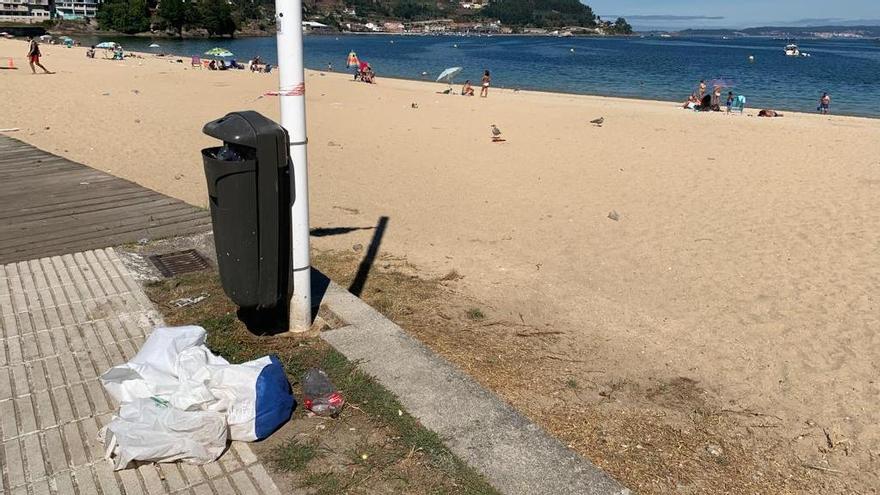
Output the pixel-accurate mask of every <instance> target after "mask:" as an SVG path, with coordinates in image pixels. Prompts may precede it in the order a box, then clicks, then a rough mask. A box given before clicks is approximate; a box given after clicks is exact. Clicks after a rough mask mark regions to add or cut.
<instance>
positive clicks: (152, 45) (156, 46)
mask: <svg viewBox="0 0 880 495" xmlns="http://www.w3.org/2000/svg"><path fill="white" fill-rule="evenodd" d="M150 48H159V43H150Z"/></svg>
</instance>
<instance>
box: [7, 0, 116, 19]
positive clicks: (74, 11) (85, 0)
mask: <svg viewBox="0 0 880 495" xmlns="http://www.w3.org/2000/svg"><path fill="white" fill-rule="evenodd" d="M0 1H2V0H0ZM98 3H100V0H55V15H56V17H60V18H62V19H86V18H88V19H93V18H94V17H95V15H96V14H97V13H98Z"/></svg>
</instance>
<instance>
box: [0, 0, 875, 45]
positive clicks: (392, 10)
mask: <svg viewBox="0 0 880 495" xmlns="http://www.w3.org/2000/svg"><path fill="white" fill-rule="evenodd" d="M303 10H304V16H303V17H304V19H305V21H304V22H303V32H305V33H308V34H330V33H390V34H475V35H480V34H486V35H491V34H527V35H550V36H605V35H629V34H632V33H633V29H632V27H631V26H630V25H629V24H628V23H627V22H626V20H625V19H623V18H617V19H614V20H607V19H602V18H601V17H600V16H596V15H595V14H594V13H593V11H592V9H590V7H589V6H587V5H584V4H582V3H580V2H578V1H577V0H546V1H544V2H541V3H540V6H538V4H536V3H535V2H530V1H529V0H437V1H432V0H305V3H304V6H303ZM273 16H274V0H196V1H195V2H194V1H192V0H189V1H187V0H0V25H3V26H11V25H40V26H43V27H45V28H47V29H52V28H56V29H59V30H63V31H70V32H76V31H83V32H89V31H101V32H119V33H124V34H139V33H147V34H151V35H171V36H173V35H179V36H187V37H199V36H232V35H245V36H248V35H271V34H273V33H274V20H273ZM639 34H641V35H654V36H663V37H674V36H713V37H771V38H786V39H790V38H799V39H805V38H813V39H862V38H880V26H813V27H754V28H747V29H686V30H683V31H650V32H642V33H639Z"/></svg>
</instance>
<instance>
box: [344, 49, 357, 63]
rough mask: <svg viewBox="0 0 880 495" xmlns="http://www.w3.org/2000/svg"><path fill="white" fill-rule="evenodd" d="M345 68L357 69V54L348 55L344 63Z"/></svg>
mask: <svg viewBox="0 0 880 495" xmlns="http://www.w3.org/2000/svg"><path fill="white" fill-rule="evenodd" d="M345 65H346V66H347V67H358V66H360V60H358V56H357V53H355V52H354V51H352V52H350V53H349V54H348V60H347V61H346V62H345Z"/></svg>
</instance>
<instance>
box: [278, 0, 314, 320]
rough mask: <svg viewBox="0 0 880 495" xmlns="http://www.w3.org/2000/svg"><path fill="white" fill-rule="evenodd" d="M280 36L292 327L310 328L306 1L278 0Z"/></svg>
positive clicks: (279, 57)
mask: <svg viewBox="0 0 880 495" xmlns="http://www.w3.org/2000/svg"><path fill="white" fill-rule="evenodd" d="M275 26H276V29H277V33H278V35H277V39H278V72H279V79H280V83H279V88H278V94H279V99H280V100H281V125H282V126H283V127H284V128H285V129H287V133H288V135H289V136H290V159H291V162H292V168H293V170H292V171H291V174H290V179H291V180H292V181H293V186H292V188H291V190H293V191H294V193H295V196H294V197H295V198H296V199H295V201H294V203H293V206H291V209H290V210H291V211H290V215H291V222H290V225H291V230H292V239H291V249H292V251H293V252H292V260H293V295H292V296H291V299H290V314H289V319H290V331H292V332H305V331H307V330H308V329H309V328H310V327H311V324H312V282H311V261H310V257H309V182H308V181H309V175H308V156H307V154H306V143H307V142H308V139H307V138H306V97H305V72H304V70H303V40H302V0H275Z"/></svg>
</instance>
